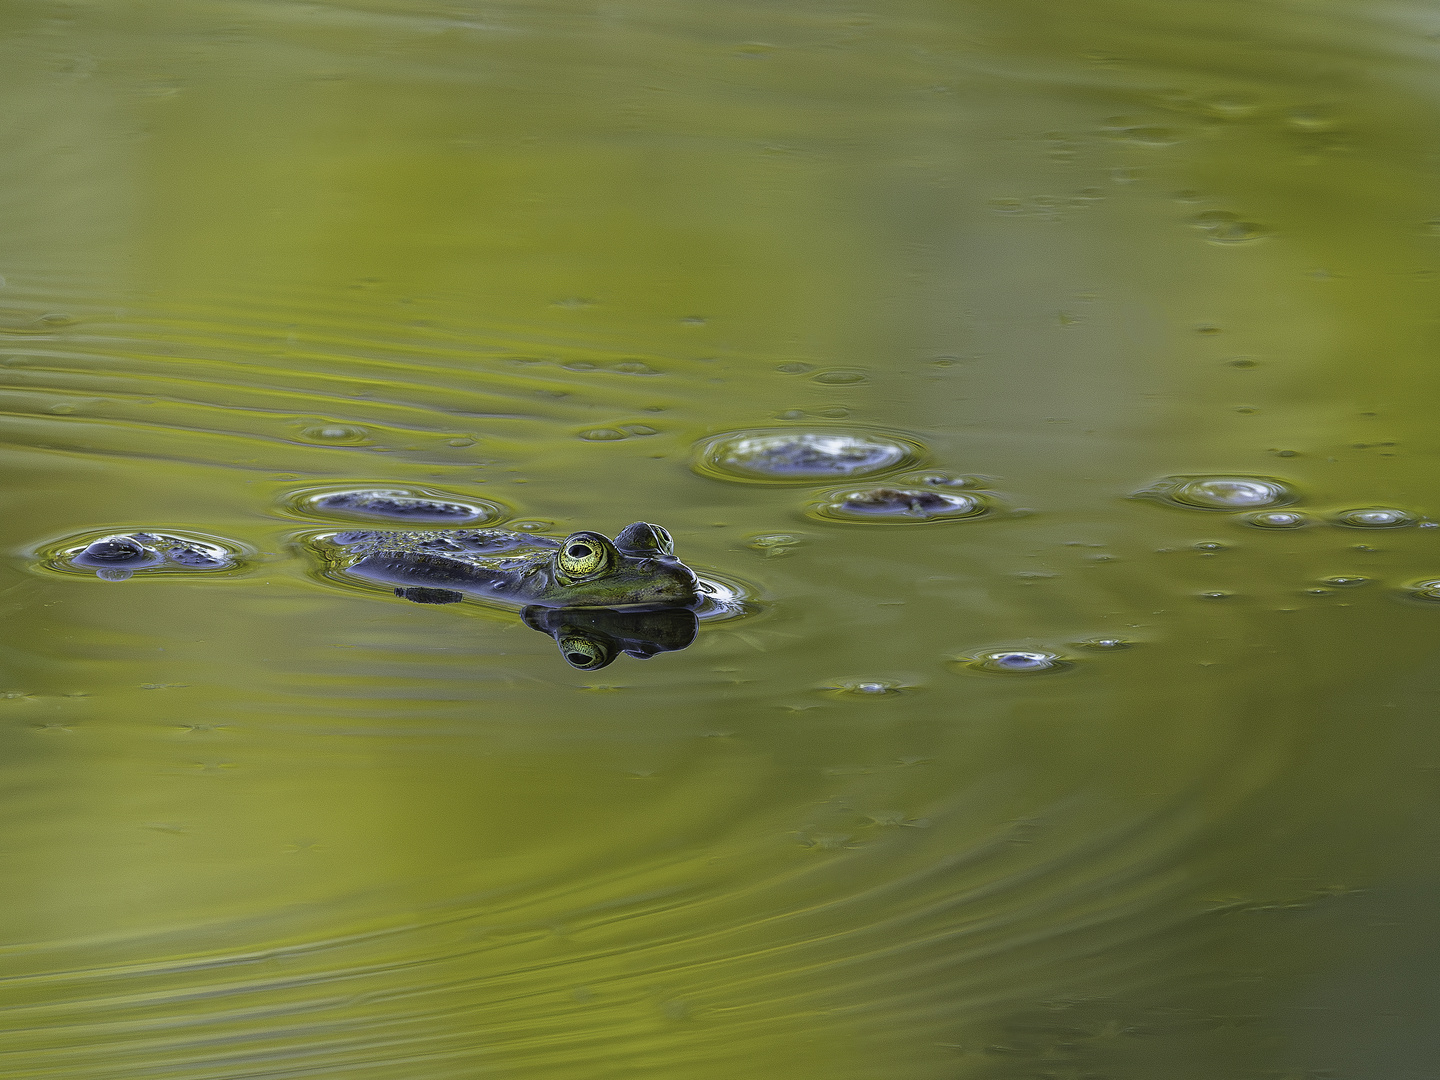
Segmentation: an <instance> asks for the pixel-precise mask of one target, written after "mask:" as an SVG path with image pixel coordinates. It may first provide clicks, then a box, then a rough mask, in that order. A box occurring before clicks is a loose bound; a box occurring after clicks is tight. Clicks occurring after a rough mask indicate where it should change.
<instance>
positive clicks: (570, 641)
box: [555, 637, 614, 671]
mask: <svg viewBox="0 0 1440 1080" xmlns="http://www.w3.org/2000/svg"><path fill="white" fill-rule="evenodd" d="M555 644H557V645H559V646H560V655H561V656H563V657H564V658H565V662H566V663H567V664H569V665H570V666H571V667H574V668H579V669H580V670H582V671H594V670H595V669H596V668H602V667H604V666H605V665H606V664H608V663H610V661H611V660H613V659H614V657H613V656H612V655H611V654H610V652H609V651H608V650H607V649H605V648H603V647H602V646H601V645H600V644H599V642H595V641H591V640H590V639H589V638H583V637H559V638H556V639H555Z"/></svg>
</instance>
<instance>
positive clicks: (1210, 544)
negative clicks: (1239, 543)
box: [1190, 540, 1230, 555]
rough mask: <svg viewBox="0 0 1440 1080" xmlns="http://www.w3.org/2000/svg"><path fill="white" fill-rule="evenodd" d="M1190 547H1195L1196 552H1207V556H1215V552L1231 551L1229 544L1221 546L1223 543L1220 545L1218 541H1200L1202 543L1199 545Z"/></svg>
mask: <svg viewBox="0 0 1440 1080" xmlns="http://www.w3.org/2000/svg"><path fill="white" fill-rule="evenodd" d="M1190 546H1191V547H1193V548H1194V549H1195V550H1196V551H1203V552H1205V553H1206V554H1207V555H1213V554H1215V552H1217V551H1229V550H1230V545H1228V544H1221V543H1219V542H1217V541H1215V540H1202V541H1200V543H1198V544H1192V545H1190Z"/></svg>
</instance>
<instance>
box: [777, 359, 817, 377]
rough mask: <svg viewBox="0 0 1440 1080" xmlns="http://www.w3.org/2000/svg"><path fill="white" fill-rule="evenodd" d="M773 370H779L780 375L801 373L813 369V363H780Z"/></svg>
mask: <svg viewBox="0 0 1440 1080" xmlns="http://www.w3.org/2000/svg"><path fill="white" fill-rule="evenodd" d="M775 370H776V371H778V372H780V373H781V374H782V375H803V374H805V372H807V371H814V370H815V365H813V364H801V363H798V362H797V363H793V364H780V365H778V366H777V367H776V368H775Z"/></svg>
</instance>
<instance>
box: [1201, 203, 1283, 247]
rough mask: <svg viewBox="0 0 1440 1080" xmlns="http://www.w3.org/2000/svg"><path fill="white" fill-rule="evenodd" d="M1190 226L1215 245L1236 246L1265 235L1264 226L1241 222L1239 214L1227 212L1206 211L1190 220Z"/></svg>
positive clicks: (1251, 222)
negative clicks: (1202, 233)
mask: <svg viewBox="0 0 1440 1080" xmlns="http://www.w3.org/2000/svg"><path fill="white" fill-rule="evenodd" d="M1190 224H1192V225H1194V226H1195V228H1197V229H1199V230H1201V231H1202V232H1204V233H1205V234H1206V236H1205V238H1206V239H1207V240H1209V241H1210V242H1211V243H1215V244H1238V243H1243V242H1244V241H1246V240H1258V239H1259V238H1260V237H1262V236H1265V235H1266V234H1267V230H1266V229H1265V226H1263V225H1260V224H1257V223H1256V222H1253V221H1242V220H1241V219H1240V215H1239V214H1232V213H1230V211H1228V210H1206V211H1205V212H1204V213H1202V214H1196V215H1195V216H1194V217H1192V218H1191V219H1190Z"/></svg>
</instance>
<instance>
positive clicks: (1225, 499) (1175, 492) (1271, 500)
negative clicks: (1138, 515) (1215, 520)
mask: <svg viewBox="0 0 1440 1080" xmlns="http://www.w3.org/2000/svg"><path fill="white" fill-rule="evenodd" d="M1135 497H1136V498H1150V499H1159V500H1161V501H1163V502H1168V503H1170V504H1171V505H1173V506H1182V507H1185V508H1187V509H1196V510H1255V509H1259V508H1260V507H1268V506H1284V505H1285V504H1286V503H1291V502H1294V501H1295V500H1296V498H1298V495H1297V494H1296V492H1295V491H1293V490H1292V489H1291V488H1290V487H1289V486H1288V485H1287V484H1286V483H1285V482H1284V481H1283V480H1276V479H1273V478H1272V477H1268V476H1167V477H1165V478H1164V479H1162V480H1160V481H1158V482H1156V483H1154V484H1152V485H1150V487H1148V488H1145V489H1144V490H1143V491H1137V492H1136V493H1135Z"/></svg>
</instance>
